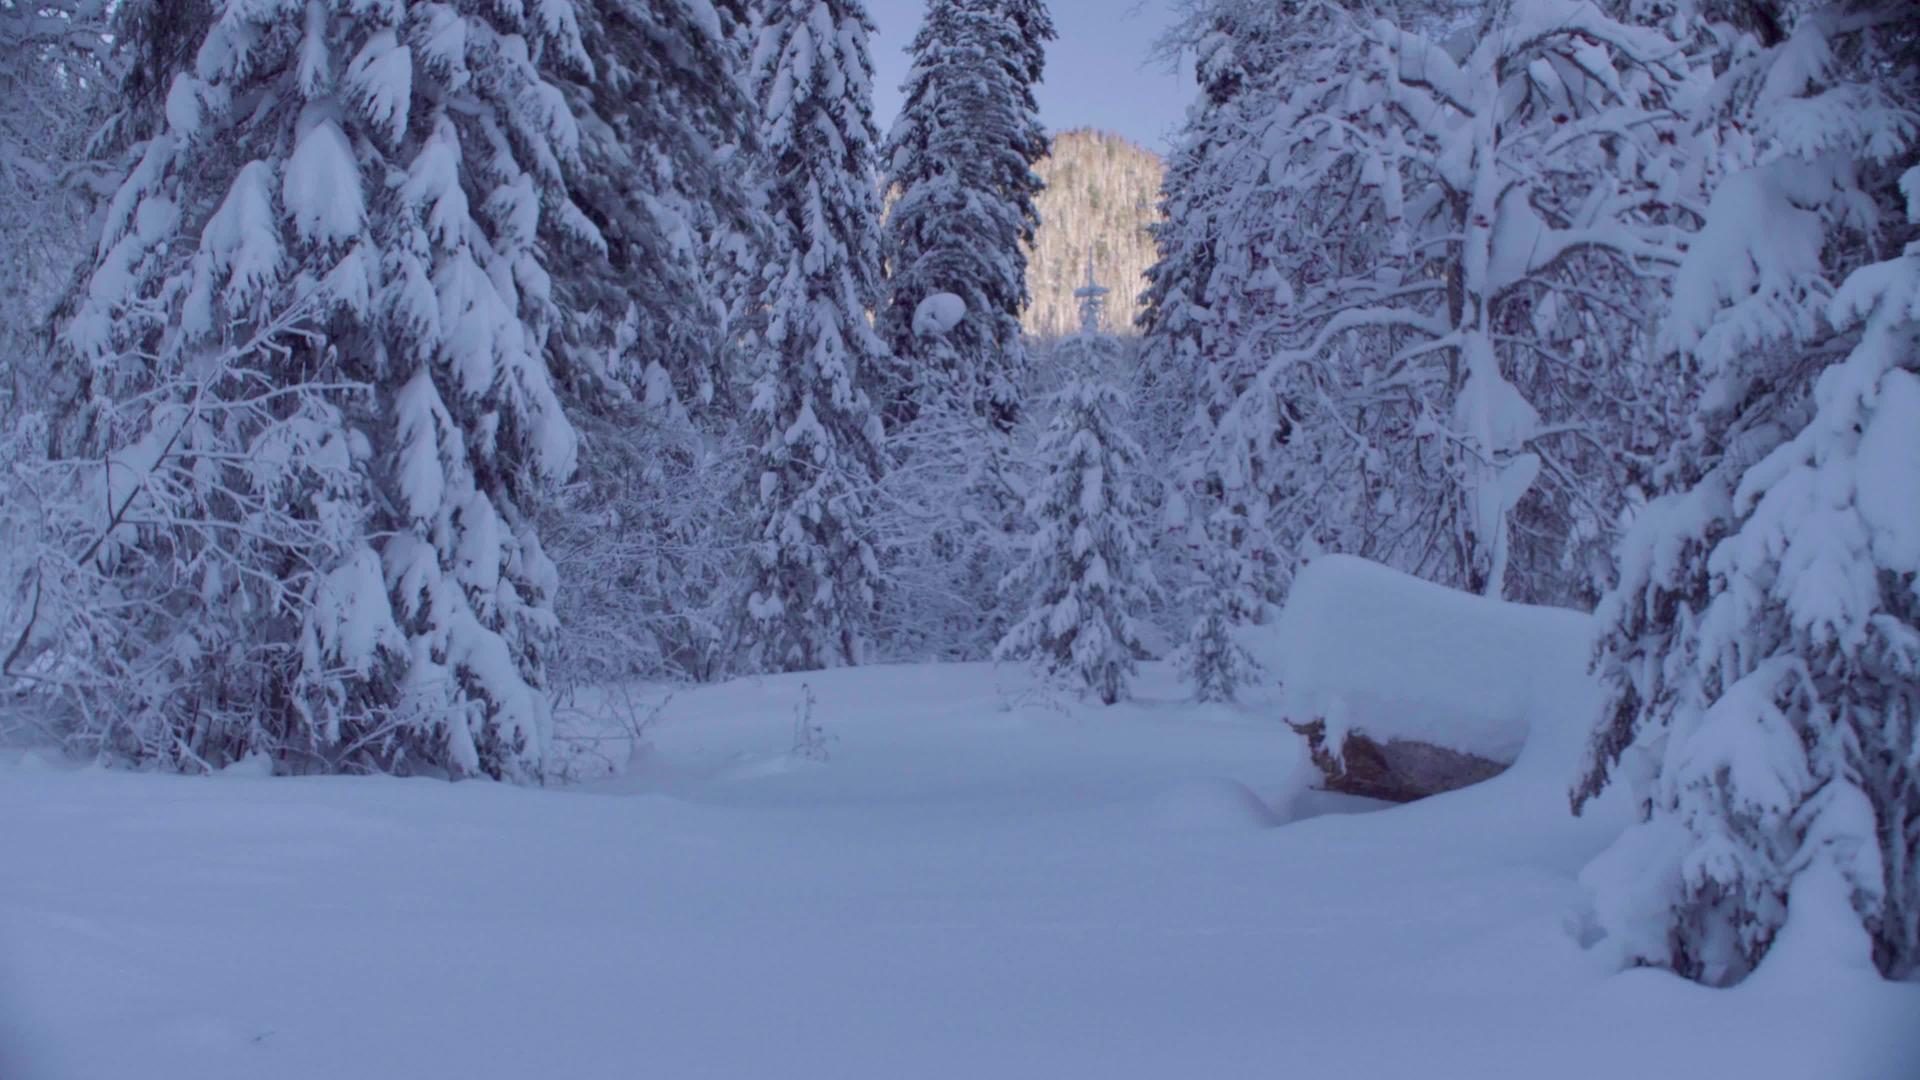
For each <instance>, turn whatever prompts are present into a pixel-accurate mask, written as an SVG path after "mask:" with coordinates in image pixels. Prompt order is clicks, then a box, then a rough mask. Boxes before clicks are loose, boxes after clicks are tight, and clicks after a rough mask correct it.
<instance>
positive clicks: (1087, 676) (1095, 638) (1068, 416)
mask: <svg viewBox="0 0 1920 1080" xmlns="http://www.w3.org/2000/svg"><path fill="white" fill-rule="evenodd" d="M1105 291H1106V290H1104V289H1100V288H1098V287H1097V286H1094V285H1092V284H1091V283H1090V284H1089V287H1088V288H1087V289H1086V290H1083V293H1084V299H1083V306H1082V309H1081V310H1082V312H1083V316H1082V320H1083V321H1082V324H1081V325H1082V330H1081V333H1080V334H1078V335H1076V336H1075V337H1073V338H1071V339H1069V340H1068V341H1066V342H1063V343H1062V345H1061V350H1060V358H1061V360H1062V363H1063V367H1065V368H1066V369H1067V371H1068V372H1069V374H1068V376H1067V377H1068V382H1067V384H1066V385H1065V386H1064V387H1063V388H1062V389H1061V390H1059V391H1058V392H1057V393H1056V394H1055V396H1054V401H1053V406H1054V414H1053V419H1052V421H1051V422H1050V423H1049V424H1048V425H1047V432H1046V436H1045V438H1044V439H1043V440H1042V442H1041V445H1040V455H1039V456H1040V460H1041V462H1042V464H1043V467H1044V469H1045V470H1046V473H1045V475H1044V476H1043V477H1041V478H1040V479H1039V481H1038V482H1037V483H1036V484H1035V485H1034V490H1033V492H1032V494H1031V495H1030V496H1029V497H1028V501H1027V514H1028V516H1029V517H1031V518H1032V519H1033V522H1034V532H1033V534H1032V536H1031V537H1030V538H1029V539H1028V547H1027V555H1026V559H1025V560H1024V561H1023V562H1022V563H1021V564H1020V565H1019V566H1018V567H1016V568H1015V569H1014V571H1013V572H1012V573H1011V574H1009V575H1007V578H1006V581H1005V582H1004V583H1003V585H1002V589H1003V590H1004V591H1005V592H1006V593H1007V594H1008V595H1009V596H1011V597H1021V598H1025V603H1026V614H1025V615H1024V616H1022V617H1021V618H1020V620H1019V621H1018V622H1016V623H1015V624H1014V625H1013V627H1012V628H1011V629H1009V630H1008V631H1007V634H1006V636H1005V637H1003V638H1001V639H1000V644H999V645H998V646H997V647H996V648H995V649H994V658H995V659H996V660H1031V661H1033V663H1034V665H1035V666H1036V667H1037V668H1038V669H1039V670H1040V671H1042V672H1044V673H1045V674H1046V675H1047V676H1049V677H1070V678H1073V679H1076V680H1078V681H1079V682H1080V683H1081V684H1082V685H1084V686H1085V688H1086V689H1088V690H1091V691H1092V692H1093V693H1095V694H1096V695H1098V696H1099V698H1100V700H1101V702H1102V703H1104V704H1107V705H1111V704H1113V703H1114V702H1116V701H1119V700H1120V699H1121V698H1123V697H1125V696H1126V693H1127V682H1128V680H1129V678H1130V677H1131V676H1132V674H1133V673H1134V671H1135V670H1136V660H1137V658H1138V657H1139V656H1140V655H1141V654H1142V653H1143V651H1144V650H1143V647H1142V645H1141V641H1140V632H1139V628H1138V625H1137V620H1138V619H1139V618H1140V617H1141V616H1142V615H1144V614H1145V613H1146V611H1147V609H1148V607H1149V605H1151V604H1152V602H1153V599H1154V595H1155V593H1156V592H1157V589H1158V586H1157V585H1156V583H1155V581H1154V578H1153V575H1152V571H1151V569H1150V568H1149V567H1148V565H1147V562H1146V559H1145V557H1144V556H1145V547H1144V545H1143V544H1142V543H1141V542H1140V539H1139V536H1138V535H1137V533H1138V529H1139V526H1140V518H1141V515H1142V513H1143V511H1144V507H1143V506H1142V504H1141V502H1140V499H1139V497H1138V496H1137V495H1136V494H1135V491H1134V480H1135V477H1137V476H1138V475H1139V472H1140V469H1141V466H1142V462H1141V457H1140V448H1139V447H1138V446H1137V445H1136V444H1135V443H1134V441H1133V439H1132V438H1131V437H1130V436H1129V435H1128V434H1127V432H1126V429H1125V427H1124V424H1125V420H1126V403H1125V402H1124V401H1123V400H1122V399H1121V397H1120V393H1119V391H1117V390H1115V389H1114V385H1113V379H1114V372H1113V367H1114V343H1113V339H1112V338H1110V337H1108V336H1106V335H1105V334H1103V333H1101V332H1100V314H1099V313H1100V296H1101V295H1102V294H1104V293H1105Z"/></svg>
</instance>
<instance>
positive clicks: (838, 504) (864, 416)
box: [737, 0, 888, 671]
mask: <svg viewBox="0 0 1920 1080" xmlns="http://www.w3.org/2000/svg"><path fill="white" fill-rule="evenodd" d="M871 33H872V24H871V23H870V22H869V20H868V18H867V14H866V11H865V9H864V8H863V7H862V6H861V5H860V3H859V2H858V0H770V2H769V3H768V4H767V5H766V7H765V9H764V11H763V12H762V22H761V28H760V35H759V40H758V42H757V45H756V48H755V52H754V58H753V85H754V88H755V92H756V96H757V98H758V100H759V103H760V113H761V117H760V125H761V126H760V153H761V155H762V156H763V159H764V162H765V167H766V170H767V173H768V180H769V189H768V193H767V206H768V211H769V213H770V215H771V217H772V228H773V237H772V243H773V258H772V260H771V261H770V263H769V264H768V266H767V268H766V275H765V279H764V291H763V292H762V294H761V297H760V304H759V308H758V316H757V325H755V326H753V327H752V329H751V336H750V338H749V341H748V348H749V350H750V353H749V355H750V358H751V359H750V361H749V362H750V363H751V364H752V365H753V369H754V375H755V377H754V382H753V386H752V393H751V399H750V403H749V405H748V407H747V410H746V415H745V418H744V424H745V430H746V432H747V436H748V439H749V442H750V443H751V444H752V445H753V451H752V452H753V455H754V461H753V466H752V467H751V468H750V469H749V471H748V474H747V477H746V480H747V486H748V489H749V491H748V499H749V501H750V502H751V503H752V506H753V508H752V510H751V511H749V514H750V517H751V520H752V525H751V527H750V530H749V534H750V540H751V543H752V545H753V548H754V558H753V566H752V569H751V570H750V571H749V573H748V574H747V575H746V582H745V585H746V587H745V589H744V590H743V592H742V597H741V604H740V612H739V616H738V620H737V624H738V625H737V634H738V641H739V646H740V650H741V656H742V658H743V659H744V661H745V662H746V663H747V665H748V666H750V667H755V668H760V669H767V670H775V671H802V670H809V669H813V668H821V667H830V666H835V665H841V664H853V663H858V662H859V660H860V658H861V654H862V651H863V649H864V648H865V645H866V639H867V637H868V633H869V627H870V624H871V621H872V618H873V612H874V606H875V603H876V600H877V596H878V593H879V591H880V588H881V576H882V571H881V567H880V561H879V558H878V555H877V554H876V551H875V547H874V545H873V543H872V539H871V537H870V536H869V535H868V530H869V525H868V522H867V515H868V504H869V502H870V500H871V499H872V497H873V490H874V486H875V484H876V483H877V482H878V480H879V479H880V477H881V476H882V475H883V474H884V472H885V469H884V464H883V458H884V448H883V440H884V432H883V430H882V427H881V422H880V416H879V413H878V412H877V411H876V410H875V408H874V407H873V404H872V402H871V400H870V398H869V396H868V395H869V389H870V384H871V382H872V380H873V378H874V376H875V373H876V372H878V371H879V370H881V369H882V368H883V367H884V365H885V364H886V363H887V362H888V359H887V352H886V346H885V345H884V344H883V343H882V342H881V341H880V339H879V337H878V336H876V335H875V334H874V331H873V327H872V325H871V323H869V321H868V317H867V312H868V311H870V310H872V309H873V308H874V307H875V305H876V303H877V302H878V300H879V295H880V284H881V283H880V257H879V242H880V231H879V230H880V207H879V193H878V190H877V185H876V184H875V182H874V146H875V142H876V136H875V133H874V130H873V120H872V99H873V88H872V78H873V75H872V67H871V63H870V61H869V59H868V56H867V39H868V36H869V35H870V34H871Z"/></svg>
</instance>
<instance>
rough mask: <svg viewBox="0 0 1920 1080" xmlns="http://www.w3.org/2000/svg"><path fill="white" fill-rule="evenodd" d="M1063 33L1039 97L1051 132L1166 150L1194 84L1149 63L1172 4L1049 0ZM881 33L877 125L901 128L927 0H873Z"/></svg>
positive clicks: (1167, 0) (1051, 52)
mask: <svg viewBox="0 0 1920 1080" xmlns="http://www.w3.org/2000/svg"><path fill="white" fill-rule="evenodd" d="M1047 6H1048V9H1049V10H1051V11H1052V12H1053V23H1054V26H1055V28H1056V29H1058V30H1059V31H1060V36H1059V37H1058V38H1056V39H1055V40H1054V42H1053V43H1052V46H1051V48H1049V49H1048V51H1047V78H1046V82H1045V83H1044V84H1042V85H1041V86H1040V88H1039V92H1038V94H1037V95H1036V96H1037V97H1038V98H1039V101H1040V119H1041V122H1043V123H1045V124H1046V125H1047V127H1048V129H1050V130H1054V131H1059V130H1063V129H1065V128H1074V127H1095V128H1103V129H1105V130H1108V131H1117V132H1119V133H1120V134H1122V135H1125V136H1127V137H1128V138H1130V139H1132V140H1134V141H1135V142H1139V143H1142V144H1144V145H1146V146H1149V147H1151V148H1153V149H1155V150H1161V151H1164V150H1165V149H1166V145H1167V134H1168V133H1169V132H1170V131H1171V130H1172V129H1173V128H1174V127H1176V126H1177V125H1178V124H1179V123H1180V119H1181V118H1182V117H1183V116H1185V115H1186V110H1187V102H1188V101H1189V100H1190V99H1191V97H1192V90H1191V89H1190V86H1191V82H1190V81H1189V80H1187V79H1185V78H1184V77H1182V76H1179V75H1176V74H1175V73H1173V72H1171V71H1169V70H1167V69H1166V68H1165V67H1164V66H1163V65H1161V64H1159V63H1158V62H1156V61H1152V60H1149V59H1148V58H1147V53H1148V51H1149V50H1150V49H1151V48H1152V46H1153V42H1154V39H1155V38H1157V37H1159V36H1160V32H1161V31H1162V30H1163V29H1165V28H1166V25H1167V23H1168V22H1169V21H1170V19H1171V17H1172V16H1171V10H1172V3H1171V0H1048V4H1047ZM867 11H868V12H869V13H870V14H871V15H872V16H873V21H874V24H875V25H876V26H877V27H878V28H879V32H878V33H877V34H875V35H874V39H873V65H874V78H873V98H874V102H873V104H874V120H875V122H876V123H878V124H879V125H880V133H881V134H882V135H885V134H886V131H887V129H888V128H889V127H891V126H892V124H893V116H894V113H895V112H897V111H898V110H899V107H900V81H901V80H902V79H904V78H906V74H907V55H906V52H905V49H906V47H907V45H908V43H910V42H911V41H912V40H913V34H914V31H916V30H918V29H919V27H920V18H921V16H922V15H923V14H924V13H925V11H926V0H867Z"/></svg>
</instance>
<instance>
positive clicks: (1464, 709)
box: [1263, 555, 1600, 768]
mask: <svg viewBox="0 0 1920 1080" xmlns="http://www.w3.org/2000/svg"><path fill="white" fill-rule="evenodd" d="M1592 638H1593V622H1592V618H1591V617H1590V616H1588V615H1586V614H1583V613H1580V612H1575V611H1566V610H1562V609H1559V608H1544V607H1530V606H1527V605H1523V604H1507V603H1502V602H1500V601H1497V600H1489V599H1486V598H1484V597H1480V596H1474V595H1471V594H1468V593H1463V592H1459V591H1457V590H1454V589H1449V588H1445V587H1444V586H1440V585H1435V584H1433V583H1432V582H1427V581H1422V580H1420V579H1418V578H1415V577H1412V576H1409V575H1407V574H1403V573H1400V572H1399V571H1397V570H1392V569H1389V568H1387V567H1384V566H1381V565H1379V564H1377V563H1372V562H1368V561H1367V560H1365V559H1358V558H1354V557H1352V556H1346V555H1328V556H1323V557H1321V558H1319V559H1316V560H1314V561H1313V562H1311V563H1309V564H1308V565H1307V566H1306V567H1305V568H1304V569H1302V570H1301V571H1300V572H1299V574H1298V575H1296V576H1295V578H1294V582H1293V588H1292V590H1291V591H1290V592H1289V594H1288V597H1287V604H1286V608H1285V609H1284V610H1283V611H1282V613H1281V615H1280V618H1279V619H1278V620H1277V621H1276V622H1275V626H1274V630H1273V633H1272V634H1271V635H1270V636H1269V638H1268V640H1267V642H1266V643H1265V644H1266V646H1267V648H1266V649H1265V650H1263V651H1267V652H1269V655H1268V656H1266V657H1263V659H1264V660H1266V661H1267V662H1268V664H1269V666H1270V670H1273V671H1274V672H1275V673H1276V674H1277V675H1278V676H1279V679H1280V683H1281V690H1282V697H1281V709H1282V715H1283V716H1284V717H1285V718H1286V719H1287V720H1290V721H1292V722H1294V723H1299V724H1305V723H1310V722H1312V721H1315V720H1321V721H1324V722H1325V723H1326V726H1327V731H1326V737H1327V743H1328V745H1330V746H1335V747H1337V746H1339V745H1340V744H1341V742H1342V741H1343V740H1344V738H1345V737H1346V736H1347V735H1349V734H1355V733H1359V734H1365V735H1367V736H1368V737H1370V738H1372V739H1373V740H1375V741H1376V742H1385V741H1387V740H1390V739H1403V740H1411V741H1417V742H1425V743H1432V744H1434V745H1438V746H1445V747H1448V748H1451V749H1454V750H1458V751H1462V752H1465V753H1469V754H1475V755H1478V756H1480V757H1483V758H1487V759H1489V760H1491V761H1496V762H1501V763H1512V762H1514V761H1515V760H1517V759H1518V758H1519V757H1520V756H1521V751H1522V748H1523V747H1525V748H1527V749H1528V751H1529V756H1533V748H1534V746H1535V744H1538V745H1539V746H1540V748H1541V749H1540V752H1541V753H1542V754H1546V755H1548V756H1550V757H1552V758H1553V759H1554V761H1555V764H1556V765H1557V766H1558V767H1561V768H1565V767H1566V766H1567V764H1568V763H1569V762H1571V761H1573V760H1575V759H1576V758H1577V755H1578V753H1579V748H1580V747H1581V746H1582V745H1583V744H1584V741H1585V738H1586V733H1587V732H1588V731H1589V730H1591V727H1592V722H1593V720H1594V717H1595V710H1596V709H1597V708H1598V704H1599V699H1600V698H1599V694H1600V692H1599V687H1598V685H1597V683H1596V682H1595V680H1594V679H1593V678H1592V676H1590V675H1589V674H1588V672H1587V664H1588V657H1589V655H1590V653H1591V649H1592Z"/></svg>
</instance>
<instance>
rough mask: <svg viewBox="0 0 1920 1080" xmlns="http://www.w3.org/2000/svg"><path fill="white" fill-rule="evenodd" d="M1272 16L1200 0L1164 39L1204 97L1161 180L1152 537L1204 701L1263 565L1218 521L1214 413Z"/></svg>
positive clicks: (1144, 354)
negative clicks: (1247, 110) (1234, 222)
mask: <svg viewBox="0 0 1920 1080" xmlns="http://www.w3.org/2000/svg"><path fill="white" fill-rule="evenodd" d="M1260 25H1261V22H1260V18H1259V16H1258V14H1257V13H1256V12H1254V11H1253V10H1252V9H1251V6H1250V5H1249V4H1247V3H1245V2H1244V0H1210V2H1206V3H1198V4H1195V5H1193V7H1192V9H1191V10H1190V11H1189V12H1188V15H1187V18H1185V19H1184V20H1182V21H1181V22H1179V23H1176V24H1175V26H1174V27H1173V29H1172V30H1170V31H1169V32H1168V34H1167V35H1166V36H1165V37H1164V38H1163V39H1162V40H1161V42H1160V43H1159V46H1158V48H1159V51H1160V52H1161V54H1162V56H1163V58H1164V59H1167V60H1169V61H1173V60H1175V59H1176V58H1178V57H1179V56H1182V55H1185V54H1187V53H1191V54H1192V56H1193V69H1194V76H1195V80H1196V82H1197V83H1198V85H1199V93H1198V95H1197V96H1196V99H1195V101H1194V102H1193V104H1192V105H1190V106H1189V107H1188V110H1187V117H1186V122H1185V124H1184V125H1183V126H1182V128H1181V131H1180V133H1179V135H1178V137H1177V138H1176V140H1175V145H1174V149H1173V153H1172V154H1171V156H1170V157H1169V159H1168V162H1167V167H1166V170H1165V172H1164V173H1163V174H1162V178H1161V190H1160V203H1159V205H1160V219H1159V221H1157V222H1156V223H1155V224H1154V225H1153V226H1152V227H1151V231H1152V233H1153V239H1154V246H1155V249H1156V253H1157V258H1156V260H1155V262H1154V264H1153V265H1152V266H1151V267H1149V268H1148V270H1147V275H1146V277H1147V288H1146V291H1145V293H1144V294H1143V296H1142V301H1143V307H1142V309H1141V312H1140V315H1139V318H1138V320H1137V321H1138V325H1139V328H1140V331H1141V339H1140V365H1139V368H1138V370H1137V372H1136V376H1135V386H1134V388H1133V390H1134V396H1135V400H1136V401H1138V402H1140V404H1141V406H1142V410H1141V417H1140V424H1139V428H1138V437H1139V439H1140V441H1141V443H1142V445H1143V447H1144V449H1145V451H1146V459H1147V465H1148V469H1149V471H1150V480H1151V483H1149V484H1148V485H1147V491H1146V495H1147V497H1148V498H1149V500H1152V501H1153V502H1154V503H1155V504H1156V506H1155V510H1156V515H1155V516H1156V517H1157V518H1158V519H1159V520H1160V523H1161V528H1160V529H1158V530H1156V531H1155V532H1154V534H1153V547H1152V560H1153V565H1154V568H1155V570H1156V575H1157V576H1158V578H1159V579H1160V580H1161V581H1162V582H1164V583H1166V584H1167V585H1168V587H1169V590H1170V595H1171V598H1172V600H1173V603H1172V604H1171V605H1169V606H1170V608H1172V610H1171V611H1170V612H1169V614H1170V616H1171V618H1172V619H1173V622H1174V624H1175V629H1174V632H1175V633H1185V634H1186V641H1185V643H1184V645H1183V647H1182V650H1181V653H1180V658H1181V661H1182V663H1183V666H1184V667H1186V669H1187V674H1188V677H1189V679H1190V681H1191V682H1193V684H1194V686H1195V693H1196V696H1198V697H1199V698H1200V699H1201V700H1205V701H1212V700H1223V699H1225V698H1227V697H1230V696H1231V695H1232V693H1233V689H1232V688H1233V686H1235V685H1238V684H1239V683H1241V682H1242V681H1243V678H1242V677H1243V676H1244V675H1246V674H1247V673H1248V672H1247V669H1246V667H1245V666H1244V665H1243V664H1241V663H1240V660H1241V654H1240V653H1239V652H1238V650H1236V649H1235V648H1234V647H1233V646H1232V644H1231V641H1232V638H1231V631H1232V627H1233V622H1234V620H1236V619H1238V618H1240V617H1243V616H1247V615H1250V614H1251V609H1249V608H1247V607H1246V606H1245V605H1244V604H1242V603H1241V602H1240V600H1241V595H1242V594H1241V593H1238V592H1235V593H1233V594H1232V595H1222V594H1221V591H1220V590H1222V589H1227V588H1232V586H1230V585H1229V583H1230V582H1234V581H1239V580H1240V579H1241V578H1242V577H1243V574H1242V571H1244V570H1247V569H1250V568H1251V564H1250V563H1249V562H1248V561H1247V560H1246V559H1245V558H1244V554H1245V551H1244V549H1236V550H1229V549H1226V548H1223V547H1221V546H1220V545H1219V543H1218V542H1219V541H1220V540H1221V539H1222V538H1223V537H1226V536H1227V535H1229V533H1228V532H1226V531H1224V530H1222V529H1221V528H1219V527H1218V526H1221V525H1225V524H1226V522H1225V521H1224V520H1219V517H1220V514H1219V511H1220V503H1221V499H1220V494H1221V493H1220V492H1219V490H1218V488H1217V485H1215V484H1214V483H1212V482H1211V481H1210V478H1209V476H1208V472H1209V469H1208V467H1207V461H1206V457H1207V451H1208V448H1209V447H1210V445H1211V438H1210V433H1211V431H1212V425H1213V421H1214V419H1215V415H1214V413H1213V412H1212V411H1211V410H1210V409H1209V408H1208V407H1207V398H1208V390H1209V384H1210V383H1211V382H1212V381H1213V377H1212V375H1211V368H1212V365H1213V362H1214V360H1215V359H1216V357H1215V355H1214V354H1215V353H1217V352H1218V350H1219V345H1220V342H1221V341H1222V340H1223V335H1221V334H1220V333H1219V331H1218V328H1217V327H1216V325H1215V323H1216V320H1215V318H1214V313H1213V310H1212V307H1211V303H1210V300H1211V293H1212V289H1213V281H1214V276H1215V272H1216V270H1217V268H1218V266H1219V258H1218V255H1219V249H1220V241H1221V235H1220V229H1219V226H1220V216H1221V214H1222V213H1223V212H1224V210H1225V208H1226V207H1227V205H1228V204H1229V203H1230V202H1231V201H1233V198H1234V192H1235V190H1236V188H1237V187H1238V186H1239V185H1238V184H1237V182H1236V179H1235V178H1236V173H1235V171H1234V170H1235V167H1236V166H1238V165H1242V164H1243V163H1241V162H1239V161H1238V160H1237V159H1236V158H1235V157H1234V155H1232V154H1230V153H1227V152H1226V149H1227V148H1226V145H1225V144H1226V142H1227V136H1228V135H1229V134H1230V132H1231V131H1232V129H1233V122H1232V120H1231V118H1232V117H1233V116H1234V115H1236V113H1237V111H1238V110H1239V109H1242V108H1244V107H1247V106H1248V105H1249V104H1252V105H1253V106H1254V107H1259V103H1260V102H1263V101H1264V98H1259V97H1258V96H1257V95H1250V94H1249V91H1250V90H1251V89H1253V88H1254V86H1255V84H1256V83H1257V82H1258V79H1257V78H1256V76H1257V75H1258V74H1259V69H1260V65H1262V64H1263V63H1265V61H1266V60H1267V59H1268V54H1267V53H1266V51H1265V50H1263V49H1262V48H1261V44H1262V37H1261V35H1260V34H1259V33H1258V27H1259V26H1260ZM1250 97H1253V98H1255V100H1254V101H1251V102H1250V101H1249V98H1250ZM1263 524H1264V523H1263Z"/></svg>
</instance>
